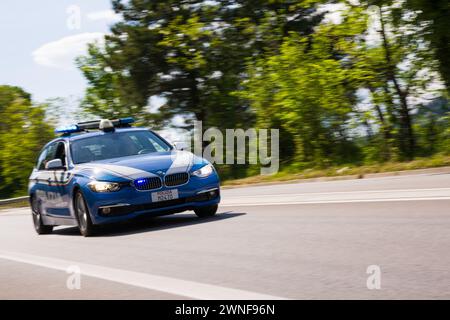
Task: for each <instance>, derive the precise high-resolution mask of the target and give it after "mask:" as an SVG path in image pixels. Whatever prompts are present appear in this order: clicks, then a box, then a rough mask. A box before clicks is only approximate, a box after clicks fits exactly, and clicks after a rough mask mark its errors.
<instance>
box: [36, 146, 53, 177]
mask: <svg viewBox="0 0 450 320" xmlns="http://www.w3.org/2000/svg"><path fill="white" fill-rule="evenodd" d="M56 146H57V143H56V142H55V143H52V144H51V145H49V146H47V148H45V149H44V151H42V153H41V155H40V156H39V160H38V166H37V168H38V170H45V165H46V163H47V162H49V161H50V160H52V159H53V158H54V156H55V152H56Z"/></svg>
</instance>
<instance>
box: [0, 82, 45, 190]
mask: <svg viewBox="0 0 450 320" xmlns="http://www.w3.org/2000/svg"><path fill="white" fill-rule="evenodd" d="M52 137H53V128H52V127H51V126H50V125H48V124H47V123H46V122H45V109H44V108H43V107H42V106H36V105H32V103H31V96H30V94H28V93H27V92H25V91H23V90H22V89H21V88H18V87H12V86H0V196H1V197H8V196H14V195H17V194H21V193H23V192H24V190H25V189H26V187H27V186H28V177H29V176H30V173H31V170H32V169H33V166H34V164H35V163H34V162H35V159H36V157H37V155H38V153H39V151H40V149H41V147H42V146H43V145H44V144H45V143H47V142H48V141H49V140H50V139H51V138H52Z"/></svg>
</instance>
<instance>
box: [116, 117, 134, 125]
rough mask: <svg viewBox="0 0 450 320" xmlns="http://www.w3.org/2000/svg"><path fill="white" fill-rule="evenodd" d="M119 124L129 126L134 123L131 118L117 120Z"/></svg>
mask: <svg viewBox="0 0 450 320" xmlns="http://www.w3.org/2000/svg"><path fill="white" fill-rule="evenodd" d="M119 121H120V124H131V123H134V119H133V118H132V117H128V118H122V119H119Z"/></svg>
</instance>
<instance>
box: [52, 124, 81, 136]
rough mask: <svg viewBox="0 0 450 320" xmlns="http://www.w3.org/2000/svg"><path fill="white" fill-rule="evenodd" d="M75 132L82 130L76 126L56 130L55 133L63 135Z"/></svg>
mask: <svg viewBox="0 0 450 320" xmlns="http://www.w3.org/2000/svg"><path fill="white" fill-rule="evenodd" d="M74 132H80V128H79V127H78V126H77V125H76V124H74V125H71V126H65V127H59V128H57V129H56V130H55V133H62V134H65V133H74Z"/></svg>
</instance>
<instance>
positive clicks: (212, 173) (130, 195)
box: [29, 118, 220, 236]
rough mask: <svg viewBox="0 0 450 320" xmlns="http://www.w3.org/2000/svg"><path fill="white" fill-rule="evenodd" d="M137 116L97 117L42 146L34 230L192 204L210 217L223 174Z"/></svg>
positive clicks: (88, 226) (33, 196)
mask: <svg viewBox="0 0 450 320" xmlns="http://www.w3.org/2000/svg"><path fill="white" fill-rule="evenodd" d="M133 122H134V120H133V119H132V118H124V119H118V120H112V121H111V120H98V121H90V122H83V123H79V124H77V125H73V126H69V127H65V128H61V129H58V130H57V131H56V132H57V133H60V134H61V136H60V137H59V138H57V139H55V140H53V141H51V142H49V143H48V144H47V145H46V146H45V147H44V148H43V150H42V151H41V153H40V155H39V158H38V161H37V164H36V167H35V168H34V170H33V172H32V174H31V176H30V181H29V195H30V204H31V209H32V216H33V222H34V227H35V230H36V232H37V233H38V234H47V233H50V232H52V230H53V227H54V226H58V225H75V226H78V228H79V229H80V233H81V234H82V235H83V236H90V235H93V234H94V233H95V230H96V226H97V225H101V224H105V223H111V222H119V221H123V220H127V219H130V218H134V217H137V216H140V215H155V216H156V215H164V214H171V213H177V212H182V211H185V210H193V211H194V212H195V213H196V214H197V216H199V217H209V216H213V215H214V214H215V213H216V211H217V206H218V203H219V201H220V186H219V177H218V175H217V172H216V170H215V169H214V167H213V166H212V164H210V163H209V162H208V161H207V160H205V159H203V158H201V157H197V156H195V155H194V154H192V153H190V152H188V151H184V150H179V148H178V149H177V148H176V147H174V146H173V145H171V144H170V143H168V142H167V141H166V140H164V139H163V138H162V137H160V136H159V135H158V134H156V133H155V132H153V131H151V130H148V129H145V128H134V127H132V126H131V124H132V123H133Z"/></svg>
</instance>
